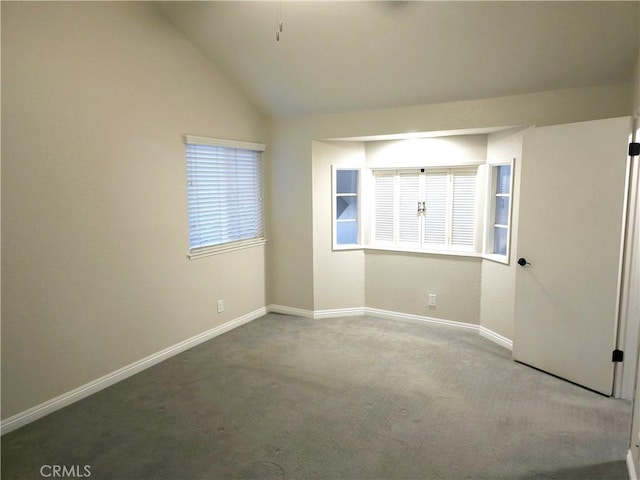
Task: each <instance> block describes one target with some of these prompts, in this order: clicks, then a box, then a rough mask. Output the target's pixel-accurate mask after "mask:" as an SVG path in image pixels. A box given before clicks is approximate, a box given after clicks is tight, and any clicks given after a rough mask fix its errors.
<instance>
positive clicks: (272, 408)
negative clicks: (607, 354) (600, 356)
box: [2, 314, 630, 480]
mask: <svg viewBox="0 0 640 480" xmlns="http://www.w3.org/2000/svg"><path fill="white" fill-rule="evenodd" d="M629 422H630V405H629V403H628V402H624V401H620V400H613V399H609V398H606V397H603V396H601V395H598V394H596V393H593V392H590V391H588V390H585V389H583V388H580V387H578V386H575V385H573V384H570V383H567V382H564V381H562V380H559V379H557V378H554V377H551V376H549V375H546V374H544V373H542V372H539V371H537V370H534V369H532V368H529V367H526V366H524V365H521V364H518V363H515V362H512V361H511V360H510V352H508V351H507V350H505V349H503V348H501V347H499V346H497V345H495V344H493V343H491V342H489V341H488V340H486V339H483V338H481V337H480V336H479V335H478V334H477V333H472V332H466V331H460V330H454V329H451V328H447V327H439V326H433V325H416V324H412V323H404V322H396V321H388V320H383V319H378V318H373V317H364V318H363V317H350V318H339V319H324V320H309V319H303V318H298V317H291V316H285V315H275V314H269V315H266V316H265V317H262V318H260V319H258V320H255V321H253V322H251V323H249V324H247V325H244V326H242V327H240V328H238V329H236V330H233V331H231V332H228V333H226V334H224V335H221V336H220V337H217V338H215V339H213V340H211V341H209V342H207V343H204V344H202V345H200V346H198V347H196V348H194V349H192V350H189V351H187V352H185V353H183V354H180V355H178V356H176V357H173V358H171V359H170V360H168V361H166V362H164V363H162V364H159V365H157V366H155V367H153V368H150V369H148V370H146V371H144V372H142V373H140V374H138V375H135V376H133V377H131V378H129V379H127V380H125V381H123V382H121V383H119V384H117V385H114V386H112V387H110V388H108V389H106V390H103V391H101V392H99V393H97V394H95V395H93V396H92V397H89V398H87V399H84V400H82V401H80V402H78V403H76V404H73V405H71V406H69V407H67V408H65V409H63V410H60V411H58V412H56V413H54V414H52V415H49V416H48V417H45V418H43V419H41V420H39V421H37V422H34V423H32V424H29V425H27V426H25V427H23V428H21V429H19V430H16V431H14V432H11V433H9V434H7V435H5V436H4V437H3V438H2V478H3V479H4V480H12V479H36V478H38V479H39V478H42V476H41V474H40V473H41V472H40V469H41V467H42V466H43V465H64V466H67V467H71V466H76V468H77V467H79V469H83V468H84V466H85V465H86V466H88V467H89V470H90V475H91V476H90V478H91V479H98V480H100V479H118V480H129V479H154V480H155V479H159V480H163V479H172V480H182V479H185V480H186V479H189V480H191V479H218V478H234V479H235V478H237V479H245V478H246V479H248V478H256V479H263V478H264V479H282V478H285V479H400V478H415V479H451V480H454V479H466V478H468V479H531V480H532V479H599V478H601V479H610V480H613V479H624V478H627V476H626V467H625V462H624V459H625V455H626V452H627V449H628V445H627V441H628V437H629ZM83 472H84V473H85V477H86V471H85V470H79V473H83ZM44 473H45V474H47V473H52V470H51V469H48V470H47V469H45V470H44ZM76 473H78V472H77V471H76Z"/></svg>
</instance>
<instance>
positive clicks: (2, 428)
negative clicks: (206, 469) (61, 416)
mask: <svg viewBox="0 0 640 480" xmlns="http://www.w3.org/2000/svg"><path fill="white" fill-rule="evenodd" d="M266 313H267V309H266V308H265V307H262V308H259V309H257V310H254V311H253V312H250V313H247V314H246V315H243V316H241V317H238V318H236V319H235V320H231V321H229V322H226V323H223V324H222V325H218V326H217V327H214V328H212V329H211V330H207V331H206V332H203V333H200V334H198V335H195V336H194V337H191V338H188V339H187V340H183V341H182V342H179V343H176V344H175V345H172V346H171V347H168V348H165V349H164V350H161V351H159V352H156V353H154V354H152V355H149V356H148V357H145V358H143V359H141V360H138V361H137V362H134V363H132V364H129V365H127V366H125V367H122V368H120V369H118V370H116V371H114V372H111V373H108V374H107V375H104V376H102V377H100V378H98V379H96V380H93V381H91V382H89V383H86V384H84V385H82V386H80V387H78V388H75V389H73V390H71V391H70V392H67V393H63V394H62V395H59V396H57V397H55V398H52V399H51V400H48V401H46V402H43V403H41V404H40V405H36V406H35V407H32V408H30V409H28V410H25V411H24V412H20V413H18V414H16V415H13V416H11V417H9V418H7V419H5V420H3V421H2V422H1V423H0V435H4V434H5V433H8V432H11V431H13V430H15V429H17V428H20V427H22V426H23V425H26V424H28V423H31V422H33V421H35V420H38V419H39V418H42V417H44V416H45V415H48V414H50V413H53V412H55V411H56V410H60V409H61V408H63V407H66V406H67V405H71V404H72V403H74V402H77V401H78V400H82V399H83V398H86V397H88V396H89V395H92V394H94V393H97V392H99V391H100V390H103V389H105V388H107V387H110V386H111V385H114V384H115V383H118V382H120V381H122V380H124V379H125V378H128V377H130V376H132V375H135V374H136V373H138V372H141V371H142V370H145V369H147V368H149V367H152V366H153V365H156V364H158V363H160V362H162V361H163V360H166V359H168V358H170V357H173V356H174V355H177V354H179V353H181V352H184V351H185V350H188V349H190V348H193V347H195V346H196V345H199V344H201V343H203V342H206V341H207V340H211V339H212V338H214V337H217V336H218V335H221V334H223V333H225V332H228V331H229V330H233V329H234V328H237V327H239V326H240V325H244V324H245V323H248V322H250V321H252V320H255V319H256V318H259V317H261V316H263V315H265V314H266Z"/></svg>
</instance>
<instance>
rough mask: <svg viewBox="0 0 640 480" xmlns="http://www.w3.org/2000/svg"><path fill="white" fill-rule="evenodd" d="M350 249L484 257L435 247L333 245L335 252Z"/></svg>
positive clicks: (468, 252) (478, 254) (474, 253)
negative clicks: (434, 248)
mask: <svg viewBox="0 0 640 480" xmlns="http://www.w3.org/2000/svg"><path fill="white" fill-rule="evenodd" d="M345 250H346V251H350V250H363V251H364V252H366V251H368V250H371V251H381V252H398V253H422V254H425V255H446V256H453V257H474V258H482V254H480V253H478V252H470V251H465V250H433V249H428V250H427V249H417V248H398V247H385V246H383V245H340V246H336V245H334V246H333V251H334V252H340V251H345Z"/></svg>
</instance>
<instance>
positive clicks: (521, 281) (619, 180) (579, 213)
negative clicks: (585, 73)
mask: <svg viewBox="0 0 640 480" xmlns="http://www.w3.org/2000/svg"><path fill="white" fill-rule="evenodd" d="M629 132H630V119H629V118H628V117H624V118H614V119H607V120H597V121H591V122H581V123H575V124H567V125H557V126H551V127H542V128H533V129H530V130H528V131H527V132H525V136H524V142H523V153H522V166H521V184H520V208H519V216H518V242H517V251H518V255H517V256H518V257H521V258H524V259H526V261H527V262H529V264H527V265H524V266H517V273H516V308H515V322H514V339H513V357H514V359H515V360H517V361H519V362H522V363H526V364H528V365H531V366H533V367H536V368H539V369H541V370H544V371H546V372H549V373H551V374H553V375H557V376H559V377H562V378H564V379H567V380H569V381H572V382H574V383H577V384H579V385H582V386H585V387H587V388H590V389H592V390H595V391H598V392H601V393H603V394H605V395H611V393H612V387H613V372H614V365H613V363H612V361H611V355H612V352H613V350H614V348H615V339H616V326H617V305H618V295H619V293H618V292H619V289H618V272H619V266H620V247H621V235H622V221H623V207H624V193H625V175H626V160H627V154H626V151H627V145H628V139H629Z"/></svg>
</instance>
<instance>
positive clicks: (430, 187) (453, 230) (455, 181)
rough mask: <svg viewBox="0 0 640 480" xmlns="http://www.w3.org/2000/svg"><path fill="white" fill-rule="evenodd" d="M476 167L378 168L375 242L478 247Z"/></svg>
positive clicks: (403, 246)
mask: <svg viewBox="0 0 640 480" xmlns="http://www.w3.org/2000/svg"><path fill="white" fill-rule="evenodd" d="M476 175H477V170H476V169H475V168H472V169H469V168H465V169H462V168H451V169H438V170H429V169H423V170H379V171H375V172H374V195H375V199H374V202H373V203H374V212H373V215H372V220H373V225H372V236H371V238H372V241H371V244H372V246H376V245H378V246H381V247H383V246H384V247H398V248H401V249H419V250H420V249H424V250H458V251H475V248H476V231H477V229H476V210H477V201H476Z"/></svg>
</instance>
